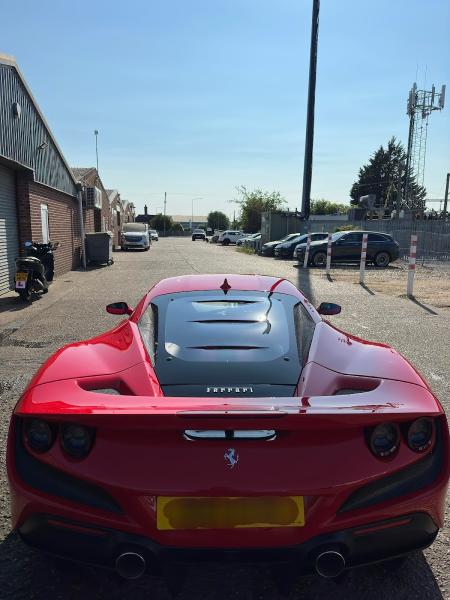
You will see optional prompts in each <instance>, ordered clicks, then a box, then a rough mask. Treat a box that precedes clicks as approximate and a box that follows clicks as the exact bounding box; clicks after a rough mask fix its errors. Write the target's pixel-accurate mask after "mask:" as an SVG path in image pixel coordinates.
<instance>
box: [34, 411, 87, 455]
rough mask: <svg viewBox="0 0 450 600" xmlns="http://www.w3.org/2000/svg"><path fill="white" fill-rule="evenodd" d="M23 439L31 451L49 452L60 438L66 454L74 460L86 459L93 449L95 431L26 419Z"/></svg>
mask: <svg viewBox="0 0 450 600" xmlns="http://www.w3.org/2000/svg"><path fill="white" fill-rule="evenodd" d="M23 437H24V441H25V444H26V445H27V446H28V448H29V449H30V450H32V451H33V452H37V453H40V454H41V453H43V452H48V450H50V448H51V447H52V446H53V444H54V442H55V440H56V439H57V438H58V437H59V440H60V444H61V448H62V449H63V451H64V453H65V454H67V455H68V456H71V457H72V458H79V459H80V458H84V457H86V456H87V455H88V454H89V452H90V451H91V449H92V446H93V443H94V439H95V430H94V429H92V428H91V427H85V426H84V425H78V424H76V423H60V424H58V423H54V422H50V423H49V422H48V421H45V420H44V419H26V420H25V421H24V428H23Z"/></svg>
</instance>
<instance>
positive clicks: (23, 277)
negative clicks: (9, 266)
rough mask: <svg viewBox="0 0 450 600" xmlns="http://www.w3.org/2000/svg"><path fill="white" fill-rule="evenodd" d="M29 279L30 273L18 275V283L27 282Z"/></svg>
mask: <svg viewBox="0 0 450 600" xmlns="http://www.w3.org/2000/svg"><path fill="white" fill-rule="evenodd" d="M27 279H28V273H16V281H26V280H27Z"/></svg>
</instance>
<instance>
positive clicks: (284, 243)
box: [260, 231, 400, 267]
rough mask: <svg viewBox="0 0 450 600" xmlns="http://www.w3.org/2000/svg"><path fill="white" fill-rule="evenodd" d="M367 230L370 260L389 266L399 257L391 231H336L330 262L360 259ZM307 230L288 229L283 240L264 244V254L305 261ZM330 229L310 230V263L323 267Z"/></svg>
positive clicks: (367, 255)
mask: <svg viewBox="0 0 450 600" xmlns="http://www.w3.org/2000/svg"><path fill="white" fill-rule="evenodd" d="M364 233H367V234H368V235H367V252H366V260H367V262H372V263H373V264H374V265H375V266H377V267H387V266H388V265H389V263H390V262H393V261H394V260H397V258H398V257H399V253H400V246H399V244H398V242H396V241H395V240H394V239H393V237H392V236H391V235H389V234H388V233H380V232H377V231H337V232H336V233H333V234H332V236H331V262H343V263H352V262H359V261H360V260H361V246H362V237H363V234H364ZM307 239H308V235H307V234H301V233H289V234H288V235H286V236H284V237H283V238H281V239H280V240H276V241H273V242H268V243H266V244H264V245H263V246H262V248H261V252H260V253H261V254H262V255H263V256H275V257H278V258H294V259H297V260H298V261H299V262H301V263H303V262H304V259H305V252H306V245H307ZM327 245H328V233H323V232H316V233H311V246H310V250H309V257H308V264H310V265H312V266H314V267H324V266H325V264H326V262H327Z"/></svg>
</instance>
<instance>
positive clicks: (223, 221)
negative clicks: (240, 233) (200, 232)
mask: <svg viewBox="0 0 450 600" xmlns="http://www.w3.org/2000/svg"><path fill="white" fill-rule="evenodd" d="M229 226H230V220H229V219H228V217H227V215H226V214H225V213H223V212H220V210H214V211H212V212H210V213H209V215H208V227H211V229H222V230H223V229H228V227H229Z"/></svg>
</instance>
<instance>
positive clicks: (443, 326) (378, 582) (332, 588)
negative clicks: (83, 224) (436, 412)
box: [0, 238, 450, 600]
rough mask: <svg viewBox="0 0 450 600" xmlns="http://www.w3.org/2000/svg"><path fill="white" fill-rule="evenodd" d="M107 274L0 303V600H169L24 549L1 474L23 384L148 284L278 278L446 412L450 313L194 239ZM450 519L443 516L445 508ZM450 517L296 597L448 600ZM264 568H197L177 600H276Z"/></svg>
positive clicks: (307, 584) (135, 257)
mask: <svg viewBox="0 0 450 600" xmlns="http://www.w3.org/2000/svg"><path fill="white" fill-rule="evenodd" d="M114 258H115V264H114V265H113V266H111V267H104V268H98V269H91V270H89V271H88V272H86V273H83V272H81V271H76V272H71V273H67V274H66V275H64V276H62V277H60V278H58V279H57V280H56V281H55V282H54V284H53V285H52V286H51V289H50V292H49V293H48V294H47V296H43V297H42V298H41V299H39V300H36V301H35V302H34V303H33V305H31V306H24V305H20V304H19V303H18V302H17V301H16V299H15V298H14V296H13V295H7V296H0V400H1V409H2V410H1V413H0V458H1V471H0V598H2V599H3V598H5V599H8V600H9V599H16V598H17V599H18V598H24V599H25V598H26V599H28V598H39V599H41V598H42V599H44V598H45V599H48V598H62V599H65V598H70V599H78V598H79V599H81V598H83V599H94V598H96V599H98V598H131V597H132V598H133V599H134V600H139V599H141V598H155V599H158V600H159V599H165V598H169V597H170V596H169V592H168V590H167V587H166V586H165V584H164V583H162V582H161V581H160V580H159V579H153V578H150V577H145V578H142V579H140V580H138V581H137V582H133V583H129V582H120V581H118V580H117V579H116V578H115V577H114V576H112V575H110V574H107V573H103V572H97V571H95V570H93V569H89V568H85V567H74V568H72V569H69V570H67V571H60V570H57V569H56V568H55V565H54V563H53V562H52V560H51V559H49V558H46V557H45V556H42V555H40V554H38V553H36V552H34V551H32V550H31V549H29V548H27V547H25V546H24V545H23V544H22V543H21V542H20V540H18V538H17V536H16V535H15V534H13V533H11V531H10V523H9V501H8V493H7V485H6V475H5V469H4V462H5V441H6V435H7V427H8V422H9V417H10V414H11V411H12V409H13V407H14V404H15V402H16V401H17V398H18V396H19V395H20V393H21V391H22V389H23V388H24V386H25V385H26V382H27V381H28V379H29V378H30V377H31V375H32V374H33V372H34V371H35V370H36V369H37V368H38V366H39V365H40V364H41V363H42V362H43V360H45V359H46V358H47V357H48V356H49V355H50V354H51V353H53V352H54V351H55V350H56V349H57V348H58V347H60V346H62V345H63V344H66V343H69V342H72V341H75V340H80V339H85V338H88V337H91V336H93V335H95V334H97V333H100V332H101V331H103V330H105V329H107V328H109V327H112V326H113V325H114V324H115V323H117V317H113V316H111V315H109V314H107V313H106V312H105V310H104V307H105V305H106V304H107V303H108V302H113V301H119V300H126V301H127V302H129V303H130V304H131V305H133V304H134V303H135V302H137V300H138V299H139V298H140V297H141V296H142V295H143V294H144V292H145V291H146V290H147V289H148V288H149V287H150V286H151V285H152V284H154V283H156V282H157V281H159V280H160V279H162V278H164V277H169V276H175V275H181V274H186V273H203V272H207V273H233V272H237V273H259V274H267V275H275V276H279V277H285V278H287V279H289V280H291V281H292V282H293V283H294V284H296V285H297V286H298V287H299V288H300V289H302V290H303V291H304V293H305V294H306V295H307V296H308V297H309V298H310V300H311V301H312V302H313V303H315V304H316V305H318V304H319V303H320V302H321V301H325V300H328V301H335V302H337V303H339V304H341V305H342V309H343V310H342V314H341V315H339V316H337V317H332V319H333V322H334V323H335V324H336V325H337V326H338V327H340V328H342V329H346V330H348V331H349V332H351V333H353V334H355V335H358V336H361V337H365V338H367V339H370V340H375V341H383V342H387V343H389V344H391V345H393V346H394V347H395V348H396V349H397V350H399V351H400V352H401V353H403V354H404V355H405V356H406V357H407V358H408V359H409V360H410V361H411V362H412V363H413V364H414V365H415V366H416V367H417V368H418V369H419V370H420V371H421V372H422V374H423V375H424V376H425V377H426V378H427V379H428V381H429V383H430V385H431V387H432V389H433V390H434V392H435V393H436V394H437V395H438V397H439V398H440V399H441V401H442V403H443V404H444V407H445V409H446V411H447V413H449V412H450V384H449V368H450V344H449V340H450V309H449V308H445V307H443V308H438V307H435V306H432V307H430V306H427V305H425V304H420V303H415V302H412V301H410V300H407V299H405V298H398V297H393V296H389V295H384V294H383V293H381V292H379V291H374V290H372V289H370V288H369V289H367V288H366V289H365V288H362V287H360V286H359V285H355V284H354V283H351V282H349V281H339V280H338V279H336V280H333V278H331V279H332V280H331V281H330V280H329V279H327V278H326V276H325V274H323V275H319V276H318V275H317V274H315V275H314V276H311V275H310V274H309V272H308V271H307V270H306V271H305V270H303V269H298V268H296V267H294V266H293V262H292V261H276V260H274V259H270V258H262V257H259V256H255V255H248V254H244V253H240V252H236V250H235V248H234V247H222V246H217V245H212V244H206V243H204V242H200V241H198V242H191V240H190V238H168V239H161V240H160V241H159V242H157V243H154V244H153V246H152V248H151V250H150V252H126V253H125V252H118V253H116V254H115V255H114ZM447 513H449V511H448V509H447ZM449 521H450V514H447V525H446V527H445V529H444V530H443V531H442V532H441V533H440V534H439V537H438V539H437V540H436V542H435V543H434V545H433V546H432V547H431V548H430V549H428V550H426V551H425V552H424V553H417V554H415V555H413V556H411V557H410V558H409V559H408V560H407V561H406V563H405V564H404V565H403V567H402V568H401V569H400V570H399V571H397V572H395V573H392V572H390V571H389V570H388V569H387V568H386V567H385V566H383V565H378V566H372V567H370V568H365V569H359V570H355V571H353V572H351V573H349V575H348V577H347V578H346V579H345V580H344V581H342V582H341V583H339V584H336V583H334V582H332V581H327V580H323V579H318V578H316V577H308V578H303V579H301V580H300V581H299V582H298V583H297V584H296V585H295V587H294V589H293V591H292V592H291V596H290V597H291V598H298V599H300V598H301V599H313V598H314V599H316V598H317V599H322V598H329V597H330V596H332V597H333V598H334V599H341V598H342V599H344V598H345V599H348V598H364V599H367V600H370V599H375V598H376V599H377V600H378V599H379V598H380V596H382V597H383V598H385V599H386V600H387V599H391V598H392V599H393V598H395V599H396V600H400V599H412V598H420V599H424V598H427V599H431V600H437V599H441V598H445V599H450V539H449V538H450V523H449ZM270 575H271V574H270V572H269V569H268V568H262V567H246V566H242V565H234V564H221V565H213V566H207V567H204V568H202V567H192V568H190V569H189V572H188V574H187V581H186V585H185V588H184V590H183V591H182V592H181V593H180V594H179V596H178V597H179V598H180V600H187V599H189V600H193V599H196V600H200V599H208V598H214V599H218V600H222V599H223V600H224V599H231V598H232V599H239V600H240V599H242V600H243V599H245V600H249V599H255V600H257V599H261V600H268V599H273V600H275V599H277V598H279V597H280V596H279V594H278V592H277V590H276V589H275V587H274V584H273V581H272V578H271V576H270Z"/></svg>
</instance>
